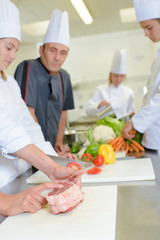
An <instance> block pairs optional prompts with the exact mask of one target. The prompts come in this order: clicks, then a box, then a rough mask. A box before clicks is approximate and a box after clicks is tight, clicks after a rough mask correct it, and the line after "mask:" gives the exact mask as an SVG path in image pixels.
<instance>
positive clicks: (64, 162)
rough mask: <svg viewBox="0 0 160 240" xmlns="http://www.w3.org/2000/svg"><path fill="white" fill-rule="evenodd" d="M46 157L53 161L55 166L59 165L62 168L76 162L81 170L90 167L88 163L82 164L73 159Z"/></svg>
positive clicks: (82, 162) (90, 164)
mask: <svg viewBox="0 0 160 240" xmlns="http://www.w3.org/2000/svg"><path fill="white" fill-rule="evenodd" d="M48 156H49V157H50V158H51V159H52V160H53V161H55V162H56V163H57V164H59V165H61V166H63V167H66V165H67V164H68V163H70V162H77V163H79V164H81V166H82V168H83V169H85V168H88V167H90V166H92V163H90V162H84V161H81V160H75V159H70V158H63V157H59V156H51V155H48Z"/></svg>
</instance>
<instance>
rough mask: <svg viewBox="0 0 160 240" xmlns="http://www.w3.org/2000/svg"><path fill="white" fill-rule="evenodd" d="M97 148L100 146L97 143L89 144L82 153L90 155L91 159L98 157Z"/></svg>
mask: <svg viewBox="0 0 160 240" xmlns="http://www.w3.org/2000/svg"><path fill="white" fill-rule="evenodd" d="M99 146H100V145H99V144H98V143H94V144H91V145H90V146H88V147H87V148H86V150H85V152H84V153H90V154H92V156H93V157H96V156H97V155H98V149H99Z"/></svg>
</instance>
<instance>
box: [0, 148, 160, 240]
mask: <svg viewBox="0 0 160 240" xmlns="http://www.w3.org/2000/svg"><path fill="white" fill-rule="evenodd" d="M143 157H150V158H151V159H152V164H153V168H154V171H155V175H156V180H155V181H135V182H123V183H116V184H117V186H118V200H117V203H118V205H117V227H116V240H135V239H136V240H144V239H145V240H159V239H160V157H158V156H157V155H156V153H155V152H154V151H147V152H146V154H145V155H144V156H143ZM30 175H32V170H31V169H30V170H29V171H28V172H26V173H25V174H23V175H22V176H20V177H18V178H17V179H15V180H14V181H13V182H11V183H10V184H8V185H7V186H5V187H4V188H1V189H0V191H2V192H5V193H17V192H19V191H22V190H24V189H27V188H29V187H31V186H32V185H27V184H26V178H28V177H29V176H30ZM112 184H113V183H112ZM106 185H109V183H108V184H106ZM4 219H5V218H3V217H2V216H0V222H2V221H3V220H4ZM106 231H107V226H106Z"/></svg>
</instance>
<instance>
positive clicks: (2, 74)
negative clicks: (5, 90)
mask: <svg viewBox="0 0 160 240" xmlns="http://www.w3.org/2000/svg"><path fill="white" fill-rule="evenodd" d="M1 76H2V78H3V80H4V81H7V77H6V74H5V73H4V72H3V71H1Z"/></svg>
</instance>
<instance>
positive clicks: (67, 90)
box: [62, 73, 74, 111]
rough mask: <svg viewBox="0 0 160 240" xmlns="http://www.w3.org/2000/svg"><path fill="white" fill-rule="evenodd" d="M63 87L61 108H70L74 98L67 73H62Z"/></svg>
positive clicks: (72, 105)
mask: <svg viewBox="0 0 160 240" xmlns="http://www.w3.org/2000/svg"><path fill="white" fill-rule="evenodd" d="M62 78H63V80H62V81H63V87H64V102H63V110H64V111H65V110H71V109H74V98H73V91H72V85H71V80H70V75H69V74H68V73H66V74H63V73H62Z"/></svg>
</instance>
